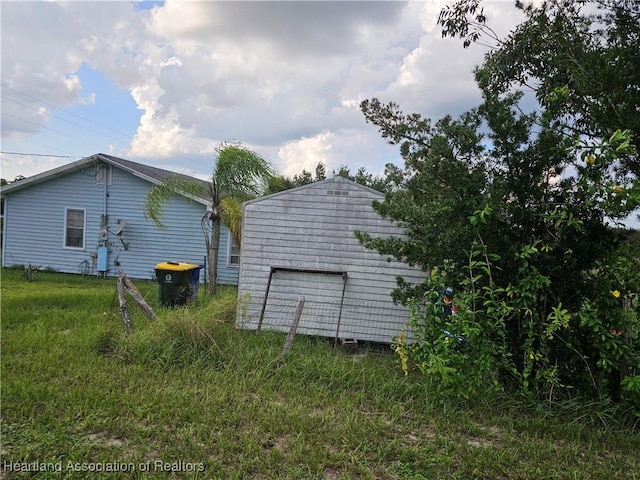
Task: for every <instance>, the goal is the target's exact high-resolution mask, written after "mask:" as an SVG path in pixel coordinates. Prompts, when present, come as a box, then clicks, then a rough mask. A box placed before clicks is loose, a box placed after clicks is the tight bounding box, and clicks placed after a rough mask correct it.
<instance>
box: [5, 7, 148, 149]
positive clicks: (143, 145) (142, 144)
mask: <svg viewBox="0 0 640 480" xmlns="http://www.w3.org/2000/svg"><path fill="white" fill-rule="evenodd" d="M0 1H1V0H0ZM0 84H1V85H2V88H3V89H5V88H6V89H8V90H11V91H13V92H16V93H18V94H20V95H22V96H24V97H27V98H30V99H31V100H34V101H36V102H39V103H42V104H43V105H47V106H49V107H52V108H54V109H56V110H60V111H62V112H64V113H65V114H67V115H72V116H74V117H77V118H79V119H81V120H85V121H87V122H89V123H93V124H94V125H97V126H99V127H102V128H104V129H106V130H110V131H112V132H114V133H117V134H118V135H122V136H124V137H126V138H127V140H123V139H118V138H115V137H111V136H109V135H106V134H104V133H101V132H98V131H96V130H92V129H90V128H88V127H84V126H82V125H79V124H77V123H74V122H71V121H70V120H66V119H64V118H61V117H59V116H57V115H54V114H50V115H51V116H53V117H56V118H58V119H60V120H63V121H65V122H68V123H70V124H72V125H76V126H78V127H80V128H84V129H86V130H89V131H92V132H94V133H96V134H98V135H101V136H103V137H106V138H110V139H112V140H116V141H119V142H125V143H127V144H128V145H129V147H131V145H132V143H133V140H134V138H135V135H134V136H133V137H132V136H131V135H129V134H126V133H123V132H120V131H118V130H115V129H113V128H110V127H108V126H106V125H104V124H101V123H98V122H95V121H93V120H91V119H89V118H87V117H83V116H82V115H78V114H76V113H73V112H70V111H68V110H66V109H64V108H62V107H60V106H58V105H55V104H53V103H50V102H47V101H46V100H43V99H41V98H38V97H35V96H33V95H30V94H28V93H25V92H22V91H20V90H17V89H15V88H13V87H10V86H8V85H7V84H6V83H5V82H4V81H2V82H0ZM4 98H6V97H4ZM6 99H7V100H10V101H13V102H16V103H18V104H20V105H24V106H27V107H29V108H31V109H34V110H36V111H37V109H35V108H34V107H31V106H28V105H25V104H23V103H21V102H19V101H17V100H14V99H11V98H6ZM2 114H3V115H6V116H9V117H12V118H15V119H16V120H20V121H22V122H26V123H29V124H31V125H35V126H37V127H40V128H44V129H47V130H51V131H52V132H56V133H60V134H62V135H66V136H68V137H70V138H74V139H77V140H82V141H84V142H88V143H92V144H93V145H98V146H100V147H102V146H103V145H99V144H97V143H95V142H90V141H88V140H86V139H82V138H78V137H75V136H73V135H71V134H68V133H65V132H61V131H60V130H55V129H53V128H51V127H47V126H45V125H40V124H37V123H34V122H31V121H29V120H25V119H23V118H20V117H16V116H14V115H10V114H8V113H5V112H2ZM137 143H138V148H141V149H142V150H143V151H148V152H152V151H154V147H155V146H154V145H153V144H151V143H150V142H148V141H145V140H142V139H140V138H138V139H137Z"/></svg>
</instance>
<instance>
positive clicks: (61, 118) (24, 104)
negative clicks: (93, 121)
mask: <svg viewBox="0 0 640 480" xmlns="http://www.w3.org/2000/svg"><path fill="white" fill-rule="evenodd" d="M2 98H4V99H5V100H9V101H10V102H14V103H17V104H18V105H22V106H23V107H26V108H29V109H31V110H34V111H36V112H37V111H39V109H37V108H36V107H32V106H31V105H27V104H26V103H22V102H19V101H17V100H14V99H13V98H8V97H5V96H4V95H2ZM65 113H70V112H65ZM49 115H51V116H52V117H54V118H57V119H59V120H62V121H63V122H67V123H70V124H71V125H75V126H76V127H80V128H82V129H84V130H88V131H89V132H93V133H97V134H98V135H101V136H103V137H106V138H110V139H112V140H115V141H117V142H123V141H126V142H128V141H129V139H128V138H127V139H126V140H124V139H121V138H116V137H112V136H111V135H105V134H104V133H102V132H99V131H97V130H94V129H93V128H89V127H85V126H84V125H80V124H79V123H76V122H72V121H71V120H67V119H66V118H63V117H61V116H59V115H56V114H55V113H49Z"/></svg>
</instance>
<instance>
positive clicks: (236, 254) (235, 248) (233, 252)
mask: <svg viewBox="0 0 640 480" xmlns="http://www.w3.org/2000/svg"><path fill="white" fill-rule="evenodd" d="M228 265H229V266H230V267H239V266H240V245H238V241H237V240H236V237H234V236H233V235H231V232H229V261H228Z"/></svg>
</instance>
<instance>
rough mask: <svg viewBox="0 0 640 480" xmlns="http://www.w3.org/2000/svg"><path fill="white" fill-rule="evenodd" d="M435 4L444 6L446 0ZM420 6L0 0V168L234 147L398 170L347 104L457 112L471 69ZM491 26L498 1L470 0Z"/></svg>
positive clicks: (504, 19)
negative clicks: (375, 102) (479, 2)
mask: <svg viewBox="0 0 640 480" xmlns="http://www.w3.org/2000/svg"><path fill="white" fill-rule="evenodd" d="M448 3H451V0H449V2H448ZM446 4H447V1H445V0H431V1H420V2H414V1H389V2H386V1H353V2H351V1H328V2H320V1H282V2H273V1H257V2H250V1H222V2H217V1H174V0H166V1H163V2H162V1H161V2H125V1H110V2H94V1H82V2H81V1H65V2H58V1H47V2H36V1H20V2H14V1H10V0H9V1H6V0H5V1H2V2H0V16H1V27H2V28H1V41H2V47H1V48H2V51H1V53H2V55H1V68H2V70H1V77H2V83H1V92H2V95H1V103H0V110H1V113H2V148H1V150H2V151H3V152H8V153H2V154H1V172H0V176H1V177H2V178H5V179H7V180H13V179H14V178H15V177H16V176H19V175H22V176H25V177H28V176H31V175H34V174H37V173H41V172H43V171H46V170H49V169H52V168H55V167H57V166H60V165H64V164H68V163H70V162H72V161H75V160H78V159H81V158H84V157H87V156H90V155H92V154H95V153H108V154H111V155H115V156H120V157H123V158H127V159H130V160H134V161H138V162H141V163H145V164H148V165H153V166H156V167H160V168H166V169H169V170H173V171H176V172H179V173H184V174H189V175H193V176H196V177H200V178H207V177H208V176H209V175H210V172H211V169H212V166H213V162H214V158H215V149H216V147H218V146H219V145H220V144H221V143H222V142H241V143H243V144H244V145H246V146H247V147H248V148H251V149H252V150H254V151H256V152H257V153H259V154H261V155H262V156H264V157H265V158H267V159H269V160H270V161H272V162H273V163H274V165H275V166H276V167H277V169H278V170H279V171H280V172H281V173H283V174H285V175H288V176H293V175H295V174H297V173H300V172H301V171H302V169H307V170H309V171H312V172H313V171H315V166H316V165H317V164H318V162H320V161H322V162H324V163H325V165H326V167H327V171H328V172H332V171H333V170H337V169H338V168H339V167H340V166H342V165H344V166H347V167H349V168H351V169H352V171H355V170H357V169H358V168H359V167H365V168H366V169H367V171H369V172H372V173H375V174H379V173H382V172H383V170H384V165H385V164H386V163H388V162H391V163H395V164H397V165H399V166H402V160H401V158H400V154H399V150H398V147H397V146H392V145H388V144H387V143H386V142H385V141H384V139H382V137H381V136H380V134H379V132H378V131H377V128H376V127H375V126H374V125H371V124H368V123H367V122H366V121H365V119H364V116H363V114H362V112H361V111H360V109H359V104H360V102H361V101H362V100H364V99H368V98H379V99H380V100H382V101H384V102H388V101H394V102H396V103H397V104H399V106H400V107H401V108H402V109H403V111H405V113H413V112H417V113H420V114H422V115H424V116H426V117H429V118H432V119H434V120H435V119H438V118H441V117H442V116H444V115H446V114H452V115H454V116H457V115H459V114H461V113H462V112H464V111H466V110H468V109H469V108H472V107H474V106H476V105H478V104H479V102H480V94H479V91H478V89H477V88H476V85H475V83H474V80H473V74H472V71H473V68H474V66H476V65H478V64H480V63H481V62H482V58H483V55H484V54H485V53H486V52H487V51H488V50H487V48H486V47H481V46H479V45H472V46H471V47H470V48H467V49H465V48H463V46H462V41H461V40H457V39H443V38H442V35H441V29H440V27H439V26H437V25H436V19H437V16H438V13H439V11H440V10H441V8H442V7H444V6H445V5H446ZM484 8H485V13H486V14H487V16H488V18H489V22H490V25H491V26H492V27H493V28H494V29H495V30H496V31H497V32H499V33H500V34H502V35H505V34H506V33H507V32H508V31H509V30H510V29H512V28H513V27H514V26H515V25H516V24H517V23H518V22H519V21H520V20H521V17H520V13H519V12H518V11H517V10H516V8H515V7H514V5H513V1H511V0H501V1H497V0H494V1H491V0H488V1H487V0H485V2H484Z"/></svg>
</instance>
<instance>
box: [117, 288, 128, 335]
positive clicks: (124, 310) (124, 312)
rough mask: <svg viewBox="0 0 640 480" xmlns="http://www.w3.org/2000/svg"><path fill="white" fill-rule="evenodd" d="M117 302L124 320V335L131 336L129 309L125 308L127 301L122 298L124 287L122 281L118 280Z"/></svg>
mask: <svg viewBox="0 0 640 480" xmlns="http://www.w3.org/2000/svg"><path fill="white" fill-rule="evenodd" d="M116 285H117V289H118V301H119V302H120V311H121V312H122V319H123V320H124V331H125V334H126V335H130V334H131V317H130V316H129V309H128V308H127V299H126V298H124V286H123V282H122V279H121V278H119V279H118V283H117V284H116Z"/></svg>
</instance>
